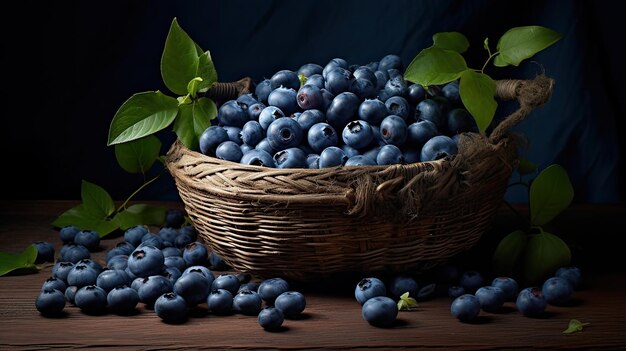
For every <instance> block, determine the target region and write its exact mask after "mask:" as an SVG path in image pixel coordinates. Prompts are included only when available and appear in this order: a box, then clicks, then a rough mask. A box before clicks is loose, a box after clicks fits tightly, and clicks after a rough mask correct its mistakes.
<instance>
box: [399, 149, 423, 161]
mask: <svg viewBox="0 0 626 351" xmlns="http://www.w3.org/2000/svg"><path fill="white" fill-rule="evenodd" d="M421 151H422V150H421V149H416V148H412V147H409V148H406V149H404V150H403V151H402V156H403V157H404V162H405V163H407V164H411V163H416V162H419V161H420V152H421Z"/></svg>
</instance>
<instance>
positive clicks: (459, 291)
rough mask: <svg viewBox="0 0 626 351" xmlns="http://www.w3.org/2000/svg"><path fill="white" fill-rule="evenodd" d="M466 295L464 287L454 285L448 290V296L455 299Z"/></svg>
mask: <svg viewBox="0 0 626 351" xmlns="http://www.w3.org/2000/svg"><path fill="white" fill-rule="evenodd" d="M463 294H465V289H464V288H463V287H462V286H458V285H453V286H451V287H449V288H448V296H450V297H451V298H453V299H456V298H457V297H459V296H461V295H463Z"/></svg>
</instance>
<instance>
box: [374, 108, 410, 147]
mask: <svg viewBox="0 0 626 351" xmlns="http://www.w3.org/2000/svg"><path fill="white" fill-rule="evenodd" d="M407 131H408V129H407V126H406V122H405V121H404V119H402V117H400V116H396V115H390V116H387V117H385V119H383V121H382V122H381V123H380V135H381V136H382V138H383V140H384V141H385V143H387V144H391V145H396V146H401V145H402V144H404V142H405V141H406V137H407Z"/></svg>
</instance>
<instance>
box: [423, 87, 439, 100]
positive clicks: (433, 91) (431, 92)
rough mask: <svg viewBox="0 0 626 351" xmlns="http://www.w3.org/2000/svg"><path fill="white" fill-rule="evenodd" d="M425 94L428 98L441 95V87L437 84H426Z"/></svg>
mask: <svg viewBox="0 0 626 351" xmlns="http://www.w3.org/2000/svg"><path fill="white" fill-rule="evenodd" d="M426 96H428V98H434V97H437V96H441V87H440V86H439V85H430V86H428V89H426Z"/></svg>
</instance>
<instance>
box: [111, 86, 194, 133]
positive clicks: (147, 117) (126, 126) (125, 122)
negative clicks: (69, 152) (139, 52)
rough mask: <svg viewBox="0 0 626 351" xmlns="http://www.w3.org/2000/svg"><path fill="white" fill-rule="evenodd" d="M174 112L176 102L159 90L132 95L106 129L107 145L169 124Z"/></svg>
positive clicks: (175, 111) (151, 131)
mask: <svg viewBox="0 0 626 351" xmlns="http://www.w3.org/2000/svg"><path fill="white" fill-rule="evenodd" d="M185 84H187V83H185ZM177 113H178V101H177V100H176V99H174V98H173V97H169V96H167V95H164V94H163V93H161V92H160V91H148V92H144V93H138V94H135V95H133V96H131V97H130V99H128V100H126V102H124V104H122V106H121V107H120V108H119V110H117V112H116V113H115V116H114V117H113V120H112V121H111V127H110V128H109V139H108V142H107V145H114V144H119V143H124V142H128V141H131V140H135V139H139V138H143V137H145V136H146V135H150V134H154V133H156V132H158V131H159V130H161V129H164V128H165V127H167V126H169V125H170V124H172V122H173V121H174V119H175V118H176V114H177Z"/></svg>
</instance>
